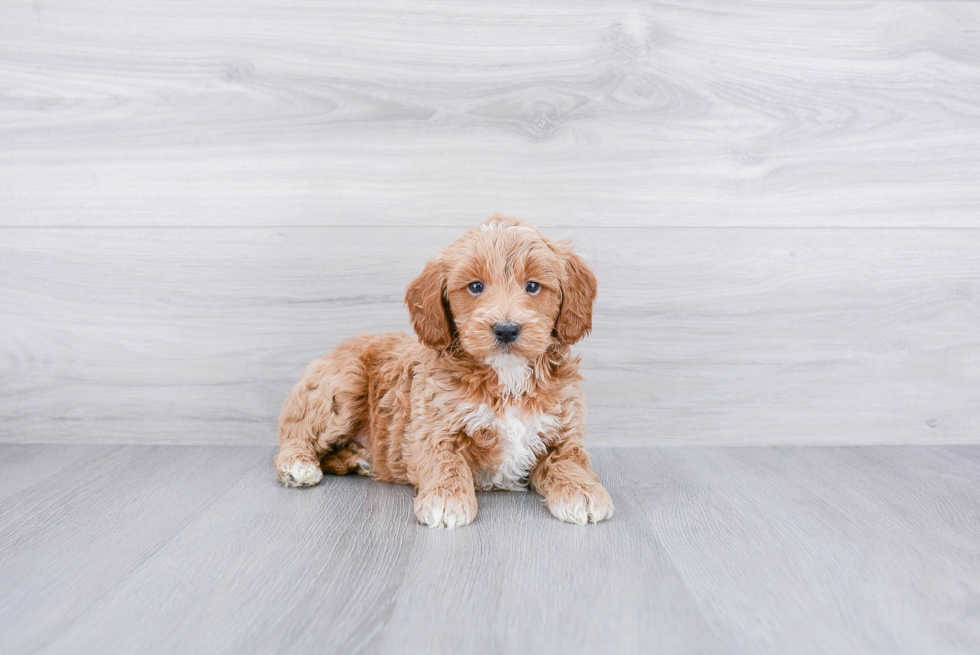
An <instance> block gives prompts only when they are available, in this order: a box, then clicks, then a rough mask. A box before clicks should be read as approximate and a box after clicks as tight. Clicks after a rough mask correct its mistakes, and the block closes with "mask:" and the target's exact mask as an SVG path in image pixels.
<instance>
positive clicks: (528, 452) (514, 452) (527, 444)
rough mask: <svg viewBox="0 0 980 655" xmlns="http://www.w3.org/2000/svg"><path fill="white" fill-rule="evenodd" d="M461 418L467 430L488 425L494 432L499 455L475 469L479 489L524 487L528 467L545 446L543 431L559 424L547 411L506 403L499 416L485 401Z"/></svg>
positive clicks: (473, 430) (474, 430)
mask: <svg viewBox="0 0 980 655" xmlns="http://www.w3.org/2000/svg"><path fill="white" fill-rule="evenodd" d="M464 420H465V422H466V433H467V434H474V433H475V432H476V431H477V430H482V429H487V428H490V429H494V430H495V431H496V433H497V444H498V447H499V451H500V453H501V458H500V459H499V460H498V461H497V462H495V466H494V467H493V468H489V469H483V470H480V471H479V472H478V473H477V476H476V481H475V482H476V488H477V489H479V490H481V491H489V490H490V489H509V490H517V489H526V488H527V478H528V476H529V475H530V474H531V469H532V468H534V465H535V464H536V463H537V461H538V458H539V457H540V456H541V455H543V454H544V451H545V449H546V447H547V444H546V442H545V440H544V436H543V435H544V433H546V432H547V431H548V430H549V429H552V428H554V427H555V426H557V425H558V419H557V418H555V417H554V416H550V415H547V414H527V413H524V412H523V411H521V410H520V409H519V408H517V407H508V408H507V409H506V410H505V411H504V415H503V416H498V415H496V414H494V412H493V410H491V409H490V408H489V407H487V406H486V405H480V406H479V407H477V408H476V409H474V410H473V411H471V412H469V413H468V414H467V415H466V416H465V419H464Z"/></svg>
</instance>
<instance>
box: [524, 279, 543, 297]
mask: <svg viewBox="0 0 980 655" xmlns="http://www.w3.org/2000/svg"><path fill="white" fill-rule="evenodd" d="M524 290H525V291H527V292H528V293H529V294H531V295H532V296H533V295H534V294H536V293H537V292H538V291H541V285H540V284H538V283H537V282H528V283H527V284H525V285H524Z"/></svg>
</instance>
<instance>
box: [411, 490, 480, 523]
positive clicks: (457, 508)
mask: <svg viewBox="0 0 980 655" xmlns="http://www.w3.org/2000/svg"><path fill="white" fill-rule="evenodd" d="M415 516H416V518H418V520H419V523H421V524H422V525H425V526H428V527H430V528H458V527H461V526H464V525H469V524H470V523H472V522H473V519H475V518H476V494H475V493H473V491H472V490H470V491H467V490H465V489H459V488H453V487H433V488H430V489H426V490H425V491H420V492H419V494H418V495H417V496H416V497H415Z"/></svg>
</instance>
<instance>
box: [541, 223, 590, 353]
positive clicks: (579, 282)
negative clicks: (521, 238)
mask: <svg viewBox="0 0 980 655" xmlns="http://www.w3.org/2000/svg"><path fill="white" fill-rule="evenodd" d="M551 247H552V249H553V250H554V251H555V252H556V253H557V254H558V256H559V257H561V258H562V259H564V260H565V278H564V279H563V280H562V281H561V306H560V307H559V309H558V320H557V321H556V322H555V337H556V338H557V339H558V341H560V342H561V343H563V344H565V345H566V346H570V345H572V344H573V343H575V342H576V341H578V340H579V339H581V338H582V337H584V336H585V335H587V334H588V333H589V331H590V330H591V329H592V305H593V303H594V302H595V294H596V286H597V285H596V279H595V274H594V273H593V272H592V269H590V268H589V265H588V264H586V263H585V260H584V259H582V258H581V257H579V256H578V255H576V254H575V253H574V252H572V246H571V243H570V242H568V241H559V242H558V243H554V244H552V246H551Z"/></svg>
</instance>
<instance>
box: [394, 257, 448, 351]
mask: <svg viewBox="0 0 980 655" xmlns="http://www.w3.org/2000/svg"><path fill="white" fill-rule="evenodd" d="M445 287H446V274H445V264H444V263H443V261H442V259H441V258H440V257H436V258H434V259H431V260H429V263H427V264H426V265H425V269H424V270H423V271H422V274H421V275H419V276H418V277H417V278H415V279H414V280H412V283H411V284H409V285H408V289H407V290H406V291H405V304H406V305H408V314H409V317H410V318H411V319H412V327H413V328H414V329H415V334H417V335H418V337H419V341H421V342H422V343H423V344H425V345H426V346H428V347H429V348H435V349H436V350H442V349H444V348H446V347H447V346H449V344H450V343H452V331H453V330H454V329H455V326H454V325H453V324H452V320H453V319H452V314H451V313H450V311H449V303H448V301H447V300H446V295H445V294H446V292H445Z"/></svg>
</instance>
